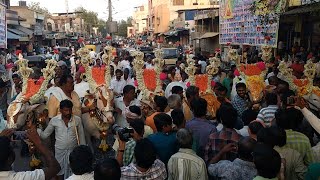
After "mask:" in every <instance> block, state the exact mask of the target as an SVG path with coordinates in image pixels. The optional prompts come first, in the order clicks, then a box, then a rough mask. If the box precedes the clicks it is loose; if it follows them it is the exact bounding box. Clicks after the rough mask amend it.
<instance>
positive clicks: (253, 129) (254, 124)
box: [248, 121, 264, 139]
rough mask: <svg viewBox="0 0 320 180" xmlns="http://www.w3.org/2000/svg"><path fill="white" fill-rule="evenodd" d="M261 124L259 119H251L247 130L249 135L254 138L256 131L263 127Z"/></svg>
mask: <svg viewBox="0 0 320 180" xmlns="http://www.w3.org/2000/svg"><path fill="white" fill-rule="evenodd" d="M263 128H264V127H263V125H262V123H261V122H259V121H253V122H251V123H250V124H249V125H248V131H249V135H250V137H252V138H254V139H256V138H257V134H258V132H259V131H260V130H261V129H263Z"/></svg>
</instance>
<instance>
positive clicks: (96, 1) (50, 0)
mask: <svg viewBox="0 0 320 180" xmlns="http://www.w3.org/2000/svg"><path fill="white" fill-rule="evenodd" d="M18 1H19V0H11V1H10V2H11V5H12V6H16V5H18ZM26 1H27V4H30V3H31V2H40V5H41V6H42V7H46V8H47V9H48V10H49V11H50V12H51V13H62V12H66V5H65V0H26ZM68 1H69V3H68V4H69V12H72V11H73V10H74V9H75V8H77V7H79V6H83V7H84V8H86V9H88V10H91V11H94V12H97V13H98V16H99V18H102V19H107V18H108V12H107V8H108V0H68ZM146 3H147V0H112V6H113V20H116V21H119V20H121V19H127V17H129V16H132V14H133V12H134V7H136V6H140V5H143V4H146Z"/></svg>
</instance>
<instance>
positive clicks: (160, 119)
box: [153, 113, 172, 133]
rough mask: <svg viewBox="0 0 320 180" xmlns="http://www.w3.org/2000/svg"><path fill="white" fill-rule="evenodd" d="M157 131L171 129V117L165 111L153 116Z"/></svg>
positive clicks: (169, 130)
mask: <svg viewBox="0 0 320 180" xmlns="http://www.w3.org/2000/svg"><path fill="white" fill-rule="evenodd" d="M153 120H154V124H155V126H156V128H157V131H158V132H163V133H168V132H171V131H172V119H171V117H170V116H169V115H168V114H166V113H159V114H157V115H155V116H154V118H153Z"/></svg>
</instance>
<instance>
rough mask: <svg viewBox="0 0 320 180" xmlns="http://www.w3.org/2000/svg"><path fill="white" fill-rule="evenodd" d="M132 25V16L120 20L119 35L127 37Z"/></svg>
mask: <svg viewBox="0 0 320 180" xmlns="http://www.w3.org/2000/svg"><path fill="white" fill-rule="evenodd" d="M130 26H132V17H128V18H127V20H126V21H125V20H121V21H120V22H118V33H116V34H117V35H118V36H123V37H127V36H128V31H127V29H128V27H130Z"/></svg>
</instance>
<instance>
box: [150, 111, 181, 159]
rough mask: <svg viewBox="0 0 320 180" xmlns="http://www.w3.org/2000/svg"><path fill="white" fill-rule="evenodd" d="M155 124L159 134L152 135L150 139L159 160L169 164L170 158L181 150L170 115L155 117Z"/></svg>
mask: <svg viewBox="0 0 320 180" xmlns="http://www.w3.org/2000/svg"><path fill="white" fill-rule="evenodd" d="M154 123H155V125H156V128H157V133H155V134H152V135H150V136H149V137H148V139H149V140H150V141H151V142H152V144H153V145H154V147H155V148H156V152H157V154H158V157H159V159H160V160H161V161H162V162H163V163H164V164H167V163H168V161H169V159H170V157H171V156H172V155H173V154H175V153H176V152H178V150H179V147H178V143H177V139H176V133H175V132H172V119H171V117H170V116H169V115H168V114H166V113H160V114H157V115H156V116H155V117H154Z"/></svg>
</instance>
